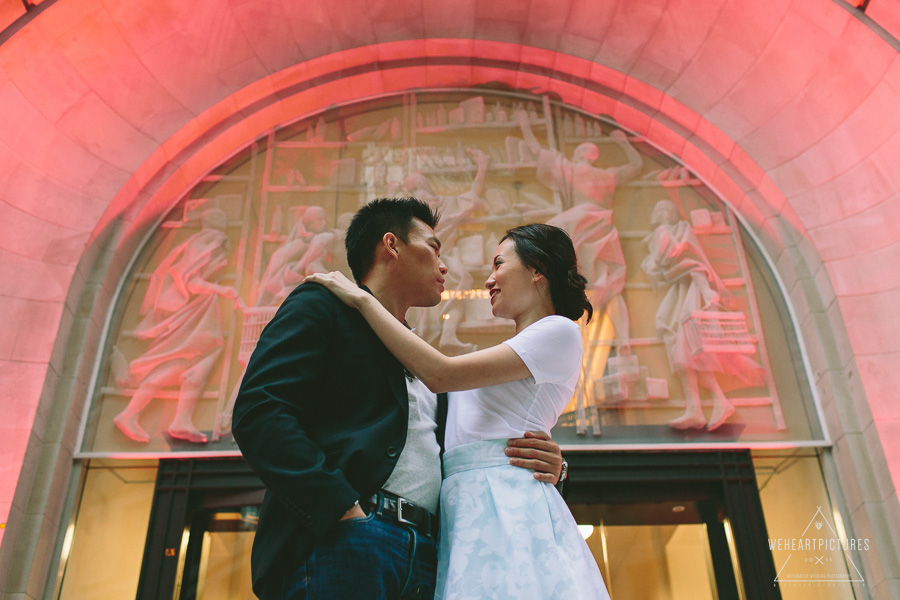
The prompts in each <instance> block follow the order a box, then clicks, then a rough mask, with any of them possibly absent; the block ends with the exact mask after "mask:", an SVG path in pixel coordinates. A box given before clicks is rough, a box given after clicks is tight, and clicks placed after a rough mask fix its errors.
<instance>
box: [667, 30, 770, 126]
mask: <svg viewBox="0 0 900 600" xmlns="http://www.w3.org/2000/svg"><path fill="white" fill-rule="evenodd" d="M753 60H754V56H753V55H752V54H750V53H749V52H747V50H745V49H744V48H742V47H741V46H740V45H739V44H737V43H735V41H734V40H733V39H731V38H730V37H729V36H728V35H726V34H725V33H723V32H720V31H718V30H713V31H712V32H711V33H710V36H709V38H708V39H707V41H706V43H704V44H703V46H702V47H701V48H700V50H699V52H698V53H697V55H696V57H695V58H694V60H692V61H691V62H690V63H689V64H688V65H687V66H686V67H685V69H684V71H682V72H681V75H680V76H679V77H678V79H676V80H675V82H674V83H673V84H672V85H671V86H670V87H669V89H668V90H667V92H668V93H669V94H671V95H672V96H674V97H675V98H677V99H678V100H679V101H681V102H683V103H684V104H686V105H687V106H690V107H691V108H693V109H694V110H695V111H697V112H698V113H701V114H704V113H706V111H708V110H710V109H712V108H713V107H714V106H715V105H716V104H717V103H718V102H719V101H721V100H722V98H723V97H724V96H725V95H726V94H727V93H728V91H729V90H730V89H732V88H733V87H734V85H735V83H736V82H737V81H739V80H740V78H741V76H742V74H743V73H744V72H745V71H746V70H747V68H748V67H749V66H750V65H751V64H752V63H753ZM698 82H702V85H701V84H698ZM715 113H716V111H715V110H713V111H711V112H710V113H708V114H706V117H707V118H708V119H710V120H713V119H715V120H714V122H715V124H716V125H717V126H718V127H719V128H720V129H723V130H724V131H726V133H730V134H731V135H732V137H734V136H736V135H739V134H740V133H741V131H740V130H739V131H737V132H735V133H732V132H731V129H733V128H734V123H733V122H732V121H733V120H734V119H735V118H736V116H732V115H736V113H735V112H734V111H733V110H732V109H731V108H730V106H725V107H722V108H720V109H719V113H720V115H721V117H720V118H715ZM743 121H745V120H744V119H741V122H743Z"/></svg>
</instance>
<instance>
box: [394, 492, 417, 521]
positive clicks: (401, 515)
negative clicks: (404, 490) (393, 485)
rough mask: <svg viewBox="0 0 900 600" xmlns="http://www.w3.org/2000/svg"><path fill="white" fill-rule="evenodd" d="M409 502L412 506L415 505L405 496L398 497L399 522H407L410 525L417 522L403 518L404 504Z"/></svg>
mask: <svg viewBox="0 0 900 600" xmlns="http://www.w3.org/2000/svg"><path fill="white" fill-rule="evenodd" d="M404 504H409V505H410V506H415V504H413V503H412V502H408V501H406V500H404V499H403V498H397V522H398V523H406V524H408V525H412V526H415V523H413V522H412V521H409V520H407V519H404V518H403V505H404Z"/></svg>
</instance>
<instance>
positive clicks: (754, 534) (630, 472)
mask: <svg viewBox="0 0 900 600" xmlns="http://www.w3.org/2000/svg"><path fill="white" fill-rule="evenodd" d="M566 459H567V460H568V462H569V465H570V470H569V472H570V477H569V482H568V484H567V491H566V500H567V502H568V503H569V504H570V505H573V506H574V505H578V504H604V505H611V506H619V507H622V512H623V514H624V513H627V511H628V507H629V506H635V505H640V506H641V507H642V510H643V509H644V508H646V507H649V510H650V511H651V512H653V510H654V506H655V507H659V508H661V509H662V510H660V511H658V514H660V515H663V514H665V515H671V514H672V513H671V511H670V510H668V508H667V507H668V506H671V505H673V504H676V503H677V504H680V505H682V506H687V507H689V508H688V510H685V511H684V513H682V516H681V517H680V518H681V519H683V521H681V522H703V523H705V524H706V525H707V533H708V535H709V541H710V553H711V555H712V557H713V563H714V567H715V572H716V578H717V580H716V585H717V588H718V589H719V593H720V598H722V600H725V599H726V598H730V597H737V581H736V578H735V573H734V569H733V568H732V559H731V545H730V544H729V542H728V540H727V537H726V530H725V521H726V519H727V521H728V523H729V524H730V526H731V532H732V535H733V540H734V551H735V554H736V555H737V562H738V565H739V567H740V576H741V580H742V583H743V588H744V591H745V597H746V598H747V599H749V600H756V599H765V600H780V599H781V593H780V590H779V588H778V586H777V583H775V577H776V571H775V564H774V562H773V560H772V554H771V552H769V548H768V541H767V533H766V525H765V519H764V516H763V511H762V504H761V502H760V499H759V489H758V487H757V484H756V474H755V471H754V468H753V459H752V457H751V455H750V452H749V451H748V450H736V451H724V450H720V451H695V452H651V451H638V452H592V451H571V452H566ZM263 491H264V488H263V485H262V483H261V482H260V480H259V478H258V477H257V476H256V474H255V473H254V472H253V470H252V469H251V468H250V466H249V465H248V464H247V463H246V462H245V461H244V460H243V459H241V458H218V459H216V458H210V459H163V460H161V461H160V464H159V471H158V474H157V479H156V490H155V493H154V497H153V505H152V509H151V512H150V523H149V527H148V531H147V541H146V544H145V546H144V558H143V562H142V564H141V576H140V580H139V582H138V590H137V597H138V598H139V599H140V600H172V599H173V594H174V593H175V584H176V582H177V581H178V568H179V564H180V562H179V557H180V556H179V555H180V553H181V545H182V538H183V535H184V531H185V529H186V528H192V527H196V526H198V524H201V523H202V521H203V518H204V516H203V514H204V513H208V511H210V510H212V509H217V508H229V507H235V508H236V507H240V506H247V505H257V504H260V503H261V502H262V495H263ZM625 518H627V516H626V517H625ZM641 518H642V519H644V521H645V522H646V518H647V513H646V511H644V512H642V516H641ZM650 518H651V520H652V519H653V518H655V517H652V516H651V517H650ZM665 518H666V519H668V520H667V521H666V522H669V523H671V522H678V521H677V519H676V520H675V521H673V520H672V517H671V516H667V517H665ZM193 537H196V536H193ZM196 544H197V541H196V540H193V539H192V540H191V541H189V543H188V547H187V548H186V549H185V550H186V554H187V555H188V556H190V555H192V554H194V553H195V552H194V551H195V549H196V548H197V546H196ZM188 580H190V574H189V573H188ZM182 592H188V590H187V589H186V588H184V589H183V590H182ZM180 596H181V599H180V600H188V598H189V597H190V594H188V596H185V595H184V593H182V594H180Z"/></svg>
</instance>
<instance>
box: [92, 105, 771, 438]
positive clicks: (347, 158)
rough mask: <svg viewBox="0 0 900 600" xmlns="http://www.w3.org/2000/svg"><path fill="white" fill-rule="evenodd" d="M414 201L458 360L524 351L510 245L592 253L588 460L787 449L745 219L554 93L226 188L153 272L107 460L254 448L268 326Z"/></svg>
mask: <svg viewBox="0 0 900 600" xmlns="http://www.w3.org/2000/svg"><path fill="white" fill-rule="evenodd" d="M396 195H413V196H416V197H418V198H420V199H422V200H424V201H426V202H428V203H429V204H432V205H433V206H435V207H436V208H438V209H439V210H440V211H441V213H442V215H443V216H442V220H441V223H440V227H439V229H438V232H437V233H438V236H439V237H440V238H441V240H442V242H443V251H442V254H443V256H444V257H445V262H446V263H447V265H448V267H449V269H450V272H449V275H448V279H447V285H446V291H445V293H444V298H443V300H442V302H441V304H440V305H439V306H438V307H437V308H435V309H432V310H421V309H414V310H413V311H411V312H410V314H409V321H410V323H411V325H413V326H414V327H415V329H416V331H417V333H419V335H421V336H422V337H424V338H425V339H427V340H428V341H429V342H431V343H432V344H434V345H435V346H436V347H438V348H440V349H441V350H442V351H444V352H445V353H447V354H461V353H465V352H470V351H472V350H474V349H476V348H483V347H487V346H490V345H494V344H496V343H499V342H501V341H502V340H504V339H506V338H507V337H509V336H510V335H511V334H512V324H511V322H507V321H504V320H502V319H497V318H494V317H493V316H492V315H491V313H490V303H489V300H488V296H487V294H486V292H485V291H484V288H483V282H484V281H485V279H486V278H487V276H488V275H489V273H490V262H491V258H492V257H493V253H494V251H495V249H496V247H497V243H498V240H499V239H500V238H501V237H502V236H503V234H504V232H505V231H506V229H508V228H510V227H513V226H516V225H520V224H524V223H529V222H548V223H551V224H554V225H557V226H560V227H562V228H563V229H565V230H566V231H568V232H569V234H570V235H571V236H572V239H573V242H574V243H575V246H576V250H577V252H578V257H579V264H580V268H581V270H582V272H583V273H584V274H585V276H586V277H587V278H588V280H589V282H590V284H591V285H590V287H591V290H590V297H591V302H592V304H593V306H594V308H595V318H594V319H593V320H592V321H591V323H589V324H588V323H582V331H583V338H584V348H585V354H584V364H583V369H582V374H581V379H580V382H579V385H578V389H577V392H576V394H575V397H574V398H573V400H572V403H571V405H570V406H569V408H568V409H567V411H566V412H565V413H564V415H563V417H562V418H561V419H560V423H559V425H558V427H557V430H558V431H559V432H561V434H559V435H561V436H562V437H563V438H565V437H566V436H569V435H570V434H571V437H570V438H569V441H570V442H571V443H578V442H579V441H584V442H587V443H592V444H595V443H606V442H607V441H608V440H612V441H614V442H615V441H617V440H618V441H621V440H625V441H626V442H627V441H630V440H632V439H638V440H639V441H640V440H643V443H648V444H652V443H655V442H664V443H671V442H673V441H675V442H678V441H690V440H691V439H693V438H691V437H690V436H692V435H693V436H696V435H707V436H708V435H712V436H717V437H715V438H711V439H714V440H721V441H734V440H737V439H742V436H744V437H745V436H747V435H750V436H751V437H752V436H761V437H762V438H765V439H770V438H771V439H780V437H779V436H783V435H784V434H782V433H779V432H784V431H785V430H786V423H785V420H784V416H783V413H782V411H781V406H780V401H779V398H778V395H777V393H776V388H775V384H774V382H773V380H772V376H771V370H770V368H769V365H768V358H767V355H766V349H765V340H764V339H763V337H762V328H761V326H760V316H759V314H758V309H757V307H756V304H755V301H754V293H753V288H752V282H751V279H750V273H749V272H748V267H747V261H746V257H745V256H744V248H743V244H742V242H741V239H740V235H739V227H738V226H737V224H736V222H735V221H734V217H733V215H731V214H730V213H729V212H728V210H727V209H726V208H725V207H724V205H722V204H721V202H719V201H717V200H716V199H714V198H713V197H712V195H711V194H710V193H709V192H707V191H704V188H703V186H702V184H701V182H699V181H697V180H696V179H695V178H693V177H692V176H691V174H690V172H689V171H688V169H686V168H684V167H682V166H681V165H679V164H678V163H676V162H675V161H673V160H672V159H671V158H669V157H667V156H665V155H663V154H661V153H660V152H659V151H657V150H656V149H654V148H651V147H650V146H648V145H647V144H646V143H644V141H643V140H642V139H640V138H635V137H633V136H629V134H628V133H627V132H625V131H623V130H621V129H619V128H618V127H617V126H616V125H615V124H614V123H613V122H612V121H610V120H607V119H601V118H592V117H587V116H584V115H582V114H580V113H577V112H575V111H572V110H569V109H567V108H565V107H563V106H559V105H557V104H554V103H552V102H551V101H550V99H549V98H546V97H545V98H537V97H530V96H523V95H519V94H511V93H510V94H507V93H501V92H485V93H473V92H471V91H469V92H466V93H461V92H460V93H454V92H442V93H416V94H413V93H410V94H406V95H404V96H402V97H396V98H392V99H381V100H377V101H372V102H371V104H370V105H369V106H366V107H362V108H360V107H351V108H342V109H333V110H331V111H328V112H326V113H324V114H323V115H321V116H317V117H314V118H312V119H309V120H306V121H302V122H299V123H296V124H293V125H289V126H285V127H283V128H281V129H279V130H278V131H276V132H273V133H271V134H270V135H268V136H267V137H266V138H265V139H261V140H259V141H258V143H256V144H254V146H253V147H252V148H250V149H248V150H247V151H246V152H245V153H243V154H242V155H241V156H239V157H238V158H236V159H232V160H231V161H230V162H229V163H228V164H224V165H222V167H220V168H219V169H216V170H215V171H214V172H213V173H210V174H209V176H208V177H207V178H205V180H204V182H203V183H202V185H200V186H198V187H197V189H195V190H194V191H192V192H191V193H190V194H189V197H188V198H187V199H185V200H184V201H183V202H182V204H181V205H180V206H179V208H178V209H176V213H177V214H175V215H173V216H171V217H169V218H168V219H167V220H166V222H165V223H164V226H163V227H162V228H161V229H160V231H159V233H158V234H157V239H158V241H157V242H155V243H154V244H151V245H150V246H148V248H151V249H149V250H147V251H145V253H144V255H143V259H142V261H139V267H138V272H136V273H135V274H134V275H133V277H132V280H133V283H132V284H131V288H130V290H131V291H130V294H131V295H130V296H129V298H128V299H127V301H126V304H125V306H124V308H123V309H122V311H121V312H122V315H123V316H122V319H121V325H120V327H119V330H118V333H114V334H113V335H114V337H113V338H112V339H111V340H110V347H111V348H113V351H112V352H111V357H110V360H109V369H108V375H107V383H106V385H105V387H103V388H102V389H101V390H100V393H99V395H98V398H97V403H96V404H97V406H96V407H95V409H94V411H93V414H95V415H97V416H96V417H95V421H96V425H95V427H94V429H93V430H92V432H91V435H89V436H88V437H89V439H90V441H89V444H92V447H93V448H95V449H97V448H100V449H102V448H108V449H109V448H112V449H116V450H121V449H123V448H125V449H126V450H127V449H134V448H136V447H137V446H140V445H143V446H145V447H148V448H154V449H158V450H161V451H164V450H167V449H173V448H176V447H177V448H181V449H185V448H187V449H198V450H202V449H209V450H222V449H230V448H233V447H234V445H233V441H232V440H231V438H230V413H231V407H232V405H233V402H234V397H235V394H236V391H237V387H238V385H239V383H240V378H241V376H242V374H243V369H244V367H245V365H246V362H247V359H248V358H249V355H250V352H252V349H253V347H254V344H255V341H256V338H257V337H258V335H259V333H260V331H261V330H262V327H263V326H264V325H265V323H266V322H267V321H268V319H270V318H271V316H272V315H273V314H274V312H275V310H276V309H277V306H278V305H279V304H280V303H281V301H282V300H283V299H284V298H285V297H286V296H287V294H288V293H290V291H291V290H292V289H293V288H294V286H296V285H297V283H298V282H299V281H301V280H302V278H303V277H304V276H305V275H306V274H308V273H311V272H316V271H328V270H335V269H336V270H342V271H344V272H345V273H346V274H347V275H349V270H348V269H347V266H346V260H345V256H344V249H343V239H344V232H345V230H346V227H347V224H348V223H349V219H350V217H351V216H352V214H353V213H354V212H355V211H356V210H357V209H358V208H359V207H360V206H362V205H363V204H365V203H366V202H368V201H370V200H372V199H374V198H377V197H382V196H396ZM199 207H205V209H202V213H203V218H202V219H201V218H200V217H199V216H198V214H197V213H198V211H200V210H201V209H200V208H199ZM189 214H190V215H191V216H188V215H189ZM223 215H227V217H223ZM226 225H227V227H226ZM192 228H193V229H192ZM189 231H193V233H188V232H189ZM220 298H221V300H220ZM231 299H236V300H235V305H236V306H237V308H234V307H233V306H231V304H232V303H231V302H230V300H231ZM129 323H133V326H132V327H130V328H129V326H128V324H129ZM123 365H127V368H126V367H124V366H123ZM154 399H158V401H157V402H153V400H154ZM168 399H173V400H175V403H174V404H175V406H169V404H170V403H169V402H168ZM146 411H150V412H151V413H153V416H152V417H150V416H148V417H143V414H142V413H145V412H146ZM195 413H196V414H195ZM707 413H708V416H707ZM138 416H142V419H141V422H142V423H143V422H145V421H146V422H151V421H152V423H153V424H154V425H153V427H152V430H148V429H147V428H143V429H142V426H141V424H139V422H138ZM195 423H196V425H195ZM726 425H727V426H726ZM112 426H115V427H112ZM111 427H112V431H114V432H117V435H118V436H119V437H116V435H114V434H112V433H110V428H111ZM567 432H568V433H567ZM692 432H694V433H692ZM554 435H558V434H556V433H554ZM635 436H636V437H635ZM685 436H688V437H685ZM129 444H136V445H137V446H129ZM179 444H182V445H181V446H179ZM184 444H187V446H184Z"/></svg>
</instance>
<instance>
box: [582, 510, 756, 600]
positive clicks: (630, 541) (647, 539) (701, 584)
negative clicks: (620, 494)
mask: <svg viewBox="0 0 900 600" xmlns="http://www.w3.org/2000/svg"><path fill="white" fill-rule="evenodd" d="M570 509H571V510H572V514H573V515H574V516H575V518H576V520H577V521H578V523H579V529H581V532H582V535H583V536H584V538H585V541H586V542H587V544H588V547H589V548H590V549H591V551H592V552H593V554H594V558H595V559H596V560H597V564H598V565H600V569H601V571H602V573H603V579H604V581H605V582H606V587H607V589H608V590H609V593H610V596H611V598H612V600H642V599H644V598H655V599H658V600H717V599H719V598H723V599H724V598H738V597H739V595H738V590H737V585H736V578H735V569H734V565H733V563H732V560H731V556H732V554H731V552H730V551H729V548H728V545H729V544H728V540H727V536H726V535H725V530H724V524H722V523H717V522H715V520H712V522H709V523H707V522H704V519H703V516H702V515H701V511H700V510H698V504H697V503H696V502H685V503H675V502H670V503H652V504H645V503H633V504H628V505H616V504H600V503H585V504H575V503H572V504H570ZM702 512H706V511H702ZM714 549H715V550H714Z"/></svg>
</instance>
